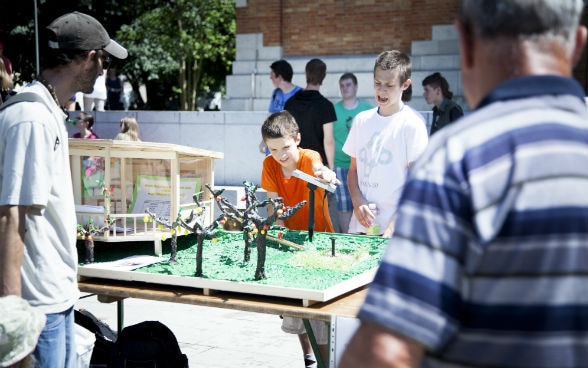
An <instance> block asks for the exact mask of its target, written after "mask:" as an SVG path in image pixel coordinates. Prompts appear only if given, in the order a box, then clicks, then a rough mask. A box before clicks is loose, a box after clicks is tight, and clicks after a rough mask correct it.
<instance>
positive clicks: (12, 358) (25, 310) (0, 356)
mask: <svg viewBox="0 0 588 368" xmlns="http://www.w3.org/2000/svg"><path fill="white" fill-rule="evenodd" d="M0 316H2V317H1V318H0V367H11V368H34V367H35V358H34V356H33V355H32V352H33V351H34V350H35V346H36V345H37V340H38V339H39V335H40V334H41V331H42V330H43V327H44V326H45V320H46V319H45V315H44V314H43V313H41V312H40V311H39V310H37V309H33V308H31V306H30V305H29V303H27V301H26V300H24V299H22V298H21V297H19V296H16V295H7V296H3V297H0Z"/></svg>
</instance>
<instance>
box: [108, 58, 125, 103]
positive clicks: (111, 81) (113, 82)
mask: <svg viewBox="0 0 588 368" xmlns="http://www.w3.org/2000/svg"><path fill="white" fill-rule="evenodd" d="M122 88H123V83H122V80H121V79H120V77H119V76H118V74H117V73H116V69H115V68H110V69H108V78H106V90H107V100H108V110H122V109H123V104H122V102H121V93H122Z"/></svg>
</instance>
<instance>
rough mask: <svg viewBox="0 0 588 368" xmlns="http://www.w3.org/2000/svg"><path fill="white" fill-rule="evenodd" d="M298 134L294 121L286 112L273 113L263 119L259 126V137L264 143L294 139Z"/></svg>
mask: <svg viewBox="0 0 588 368" xmlns="http://www.w3.org/2000/svg"><path fill="white" fill-rule="evenodd" d="M298 133H299V130H298V124H297V123H296V119H294V117H293V116H292V114H290V113H289V112H288V111H286V110H283V111H279V112H274V113H273V114H271V115H270V116H268V117H267V119H265V121H264V122H263V125H262V126H261V137H262V138H263V141H264V142H265V141H266V140H267V139H273V138H292V139H296V138H297V137H298Z"/></svg>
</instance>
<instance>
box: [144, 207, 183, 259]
mask: <svg viewBox="0 0 588 368" xmlns="http://www.w3.org/2000/svg"><path fill="white" fill-rule="evenodd" d="M145 213H146V214H147V215H149V217H150V218H151V219H152V220H153V221H155V223H156V224H159V225H160V226H161V227H164V228H167V229H169V230H170V233H171V255H170V257H169V260H168V262H169V263H173V264H177V263H178V259H177V256H178V231H179V230H180V224H181V221H182V214H181V209H180V212H178V217H176V220H175V221H174V222H172V223H170V222H169V220H168V219H164V218H162V217H157V215H156V214H155V213H153V212H151V211H149V209H146V210H145Z"/></svg>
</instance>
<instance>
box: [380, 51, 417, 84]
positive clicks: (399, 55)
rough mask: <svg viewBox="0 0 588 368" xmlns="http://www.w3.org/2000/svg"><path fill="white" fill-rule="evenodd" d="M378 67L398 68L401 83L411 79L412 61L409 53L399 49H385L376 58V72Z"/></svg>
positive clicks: (383, 68)
mask: <svg viewBox="0 0 588 368" xmlns="http://www.w3.org/2000/svg"><path fill="white" fill-rule="evenodd" d="M377 69H381V70H397V71H398V78H400V83H404V82H406V81H407V80H409V79H410V75H411V73H412V63H411V61H410V58H409V57H408V55H406V54H405V53H403V52H400V51H398V50H390V51H384V52H382V53H381V54H380V55H378V57H377V58H376V64H375V65H374V73H375V72H376V70H377Z"/></svg>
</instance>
